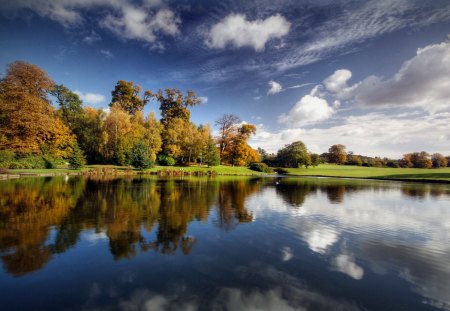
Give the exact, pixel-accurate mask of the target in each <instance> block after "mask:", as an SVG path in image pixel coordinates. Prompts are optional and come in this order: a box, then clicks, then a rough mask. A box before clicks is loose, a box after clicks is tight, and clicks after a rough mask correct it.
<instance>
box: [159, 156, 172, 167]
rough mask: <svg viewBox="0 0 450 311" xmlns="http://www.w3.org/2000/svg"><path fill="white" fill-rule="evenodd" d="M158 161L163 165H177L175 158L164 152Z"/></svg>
mask: <svg viewBox="0 0 450 311" xmlns="http://www.w3.org/2000/svg"><path fill="white" fill-rule="evenodd" d="M158 163H159V165H162V166H174V165H175V159H174V158H172V157H169V156H166V155H164V154H161V155H160V156H159V157H158Z"/></svg>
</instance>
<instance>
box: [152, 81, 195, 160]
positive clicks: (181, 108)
mask: <svg viewBox="0 0 450 311" xmlns="http://www.w3.org/2000/svg"><path fill="white" fill-rule="evenodd" d="M145 97H146V98H153V99H154V100H157V101H158V102H159V104H160V106H159V109H160V111H161V124H162V131H161V138H162V153H163V154H165V155H167V156H170V157H173V158H175V159H178V160H180V161H183V160H184V159H185V158H186V150H185V148H186V146H187V145H190V143H189V140H191V137H188V136H189V135H186V133H185V132H186V131H190V132H192V124H191V123H190V110H189V108H190V107H193V106H195V105H199V104H200V103H201V101H200V99H199V98H198V97H197V95H195V93H194V92H193V91H188V93H187V95H184V94H183V93H182V92H181V91H180V90H178V89H165V91H164V92H163V91H162V90H159V91H158V92H157V93H153V92H152V91H146V92H145ZM187 152H189V150H188V151H187Z"/></svg>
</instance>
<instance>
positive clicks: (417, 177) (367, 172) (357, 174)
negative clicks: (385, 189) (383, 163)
mask: <svg viewBox="0 0 450 311" xmlns="http://www.w3.org/2000/svg"><path fill="white" fill-rule="evenodd" d="M286 170H287V171H288V172H289V174H290V175H296V176H326V177H348V178H376V179H389V180H414V181H437V182H450V168H448V167H447V168H440V169H420V168H384V167H383V168H377V167H363V166H345V165H333V164H322V165H319V166H317V167H309V168H307V169H305V168H288V169H286Z"/></svg>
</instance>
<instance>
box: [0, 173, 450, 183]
mask: <svg viewBox="0 0 450 311" xmlns="http://www.w3.org/2000/svg"><path fill="white" fill-rule="evenodd" d="M165 170H166V169H162V170H158V171H144V172H140V171H131V172H130V171H115V172H113V173H106V172H92V171H73V172H70V171H63V172H51V169H49V172H45V173H42V172H36V173H34V172H9V173H4V174H0V180H10V179H18V178H25V177H57V176H117V177H122V176H140V175H153V176H159V177H214V176H247V177H252V176H257V177H272V178H277V177H278V178H289V177H296V178H302V177H303V178H335V179H356V180H377V181H393V182H414V183H432V184H450V180H445V179H426V178H399V177H392V178H389V177H377V176H373V177H371V176H368V177H354V176H331V175H303V174H295V173H290V174H286V175H279V174H267V173H258V172H255V173H219V172H217V171H214V170H210V172H213V173H209V174H208V172H204V171H181V174H172V175H171V174H163V173H164V171H165ZM39 171H41V170H39ZM172 171H173V172H176V171H177V170H172Z"/></svg>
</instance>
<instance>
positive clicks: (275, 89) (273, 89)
mask: <svg viewBox="0 0 450 311" xmlns="http://www.w3.org/2000/svg"><path fill="white" fill-rule="evenodd" d="M269 86H270V89H269V91H267V95H273V94H277V93H280V92H281V91H282V90H283V87H282V86H281V84H280V83H278V82H276V81H273V80H272V81H269Z"/></svg>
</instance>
